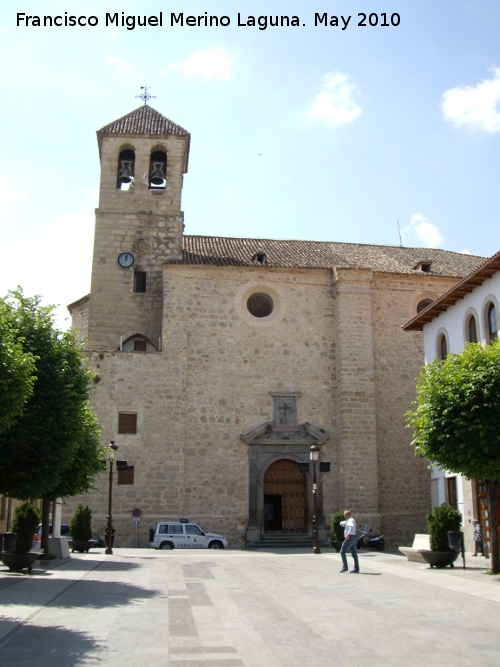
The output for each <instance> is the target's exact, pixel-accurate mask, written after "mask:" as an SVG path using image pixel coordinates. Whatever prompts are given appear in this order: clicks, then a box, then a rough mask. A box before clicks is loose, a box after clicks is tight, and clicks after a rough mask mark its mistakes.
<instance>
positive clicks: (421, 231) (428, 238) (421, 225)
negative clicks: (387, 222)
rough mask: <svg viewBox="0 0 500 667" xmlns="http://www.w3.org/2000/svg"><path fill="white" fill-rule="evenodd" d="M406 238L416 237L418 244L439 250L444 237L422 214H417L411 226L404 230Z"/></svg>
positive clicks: (403, 233) (412, 219)
mask: <svg viewBox="0 0 500 667" xmlns="http://www.w3.org/2000/svg"><path fill="white" fill-rule="evenodd" d="M402 235H403V237H404V238H410V239H411V237H416V242H417V243H418V244H419V245H423V246H424V247H426V248H437V247H439V246H441V245H442V244H443V241H444V237H443V235H442V234H441V232H440V231H439V229H438V228H437V227H436V225H434V224H433V223H432V222H429V218H428V217H427V216H426V215H422V213H415V214H414V215H413V216H412V218H411V221H410V224H409V225H408V226H407V227H405V228H404V229H403V230H402Z"/></svg>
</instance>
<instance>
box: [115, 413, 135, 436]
mask: <svg viewBox="0 0 500 667" xmlns="http://www.w3.org/2000/svg"><path fill="white" fill-rule="evenodd" d="M118 433H137V413H135V412H120V413H119V415H118Z"/></svg>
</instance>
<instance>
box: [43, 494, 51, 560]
mask: <svg viewBox="0 0 500 667" xmlns="http://www.w3.org/2000/svg"><path fill="white" fill-rule="evenodd" d="M51 502H52V499H51V497H50V496H43V498H42V540H41V543H40V550H41V552H42V553H43V557H44V558H47V559H48V558H49V521H50V505H51Z"/></svg>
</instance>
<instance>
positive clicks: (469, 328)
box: [465, 315, 478, 343]
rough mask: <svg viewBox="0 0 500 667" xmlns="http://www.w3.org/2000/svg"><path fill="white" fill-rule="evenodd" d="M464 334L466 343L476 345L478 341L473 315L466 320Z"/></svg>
mask: <svg viewBox="0 0 500 667" xmlns="http://www.w3.org/2000/svg"><path fill="white" fill-rule="evenodd" d="M465 333H466V337H467V342H468V343H477V340H478V336H477V322H476V318H475V317H474V315H471V316H470V317H469V319H468V320H467V325H466V329H465Z"/></svg>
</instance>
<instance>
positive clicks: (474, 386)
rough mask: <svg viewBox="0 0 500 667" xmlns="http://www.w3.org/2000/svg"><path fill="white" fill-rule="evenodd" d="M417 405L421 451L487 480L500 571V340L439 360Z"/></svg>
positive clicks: (421, 386) (424, 374)
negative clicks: (498, 506) (498, 509)
mask: <svg viewBox="0 0 500 667" xmlns="http://www.w3.org/2000/svg"><path fill="white" fill-rule="evenodd" d="M415 405H416V406H417V407H416V410H415V411H414V412H412V411H409V412H408V413H407V422H408V425H409V426H410V427H412V428H413V429H414V431H415V432H414V439H413V443H412V444H413V445H414V446H415V454H416V455H418V456H423V457H425V458H427V459H429V460H430V461H432V462H434V463H438V464H439V465H441V466H442V467H443V468H446V469H448V470H450V471H452V472H456V473H460V474H462V475H464V476H465V477H467V478H469V479H484V480H485V482H486V488H487V496H488V515H489V522H490V538H491V571H492V572H493V573H495V574H497V573H498V572H500V562H499V545H498V530H497V526H498V517H497V512H496V494H497V492H498V480H499V478H500V428H499V424H500V341H498V340H497V341H495V342H494V343H493V344H492V345H488V346H483V345H481V344H479V343H477V344H470V345H467V346H466V348H465V350H464V351H463V352H461V353H460V354H450V355H448V356H447V357H446V359H445V360H444V361H437V360H436V361H434V362H432V363H431V364H429V365H428V366H424V367H423V368H422V369H421V372H420V376H419V378H418V379H417V399H416V402H415Z"/></svg>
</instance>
